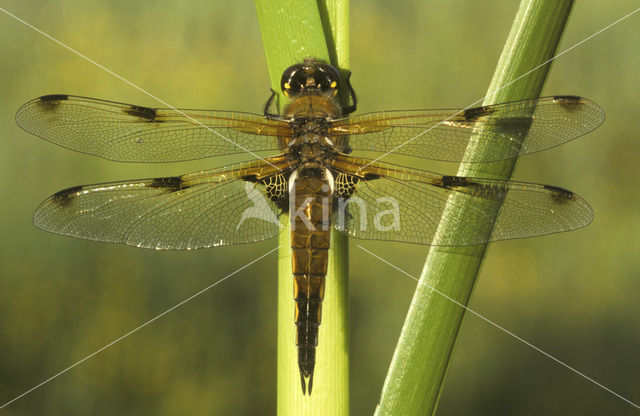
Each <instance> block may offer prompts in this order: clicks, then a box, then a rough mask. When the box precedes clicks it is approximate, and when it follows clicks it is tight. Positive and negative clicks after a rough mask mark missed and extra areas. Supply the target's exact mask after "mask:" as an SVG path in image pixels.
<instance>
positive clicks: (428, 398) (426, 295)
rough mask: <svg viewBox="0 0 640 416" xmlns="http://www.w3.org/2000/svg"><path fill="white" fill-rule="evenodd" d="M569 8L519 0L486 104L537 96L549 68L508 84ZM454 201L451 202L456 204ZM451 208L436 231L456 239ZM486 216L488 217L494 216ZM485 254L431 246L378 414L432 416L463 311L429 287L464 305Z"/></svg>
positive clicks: (484, 172) (475, 168)
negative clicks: (446, 218)
mask: <svg viewBox="0 0 640 416" xmlns="http://www.w3.org/2000/svg"><path fill="white" fill-rule="evenodd" d="M572 5H573V1H569V0H561V1H560V0H523V1H522V2H521V4H520V8H519V10H518V12H517V15H516V18H515V21H514V23H513V26H512V28H511V32H510V34H509V37H508V39H507V43H506V45H505V47H504V49H503V52H502V55H501V57H500V61H499V63H498V66H497V69H496V71H495V74H494V77H493V80H492V82H491V85H490V87H489V92H493V91H496V90H498V89H499V91H498V92H496V93H495V94H490V95H489V96H487V98H486V99H485V101H484V104H492V103H497V102H506V101H513V100H518V99H523V98H533V97H538V96H539V95H540V92H541V90H542V86H543V85H544V81H545V79H546V75H547V73H548V70H549V65H544V66H542V67H541V68H539V69H537V70H536V71H534V72H532V73H531V74H529V75H527V76H525V77H523V78H522V79H520V80H518V81H515V82H514V83H513V84H509V82H511V81H512V80H514V79H516V78H517V77H519V76H521V75H522V74H524V73H526V72H527V71H529V70H531V69H533V68H535V67H536V66H538V65H540V64H542V63H543V62H545V61H546V60H548V59H550V58H552V57H553V55H554V53H555V52H556V48H557V46H558V44H559V42H560V38H561V36H562V32H563V29H564V26H565V24H566V22H567V20H568V17H569V13H570V11H571V7H572ZM507 84H509V85H508V86H506V85H507ZM503 86H506V87H504V88H502V87H503ZM471 155H473V156H471ZM481 155H482V149H481V148H475V147H473V146H469V148H468V149H467V157H468V158H469V159H470V160H479V159H480V158H481ZM514 164H515V161H505V162H499V163H483V164H466V165H465V164H463V165H461V166H460V169H459V170H458V175H459V176H482V177H493V178H499V179H508V178H509V177H510V176H511V172H512V170H513V167H514ZM455 198H456V197H452V199H453V201H451V202H453V203H454V204H455ZM452 205H453V204H452ZM451 210H456V214H457V215H453V216H452V215H449V216H448V217H449V221H445V220H443V221H441V223H440V225H439V233H455V232H456V220H458V221H464V220H465V217H467V216H466V215H465V212H460V211H459V208H452V209H451ZM446 211H447V210H445V214H446ZM463 211H464V210H463ZM487 214H488V216H489V218H491V216H492V215H497V212H495V211H490V212H488V213H487ZM443 217H445V215H443ZM467 218H468V217H467ZM485 251H486V245H482V246H473V247H455V248H452V247H437V246H432V247H431V248H430V250H429V253H428V255H427V260H426V262H425V266H424V269H423V271H422V275H421V277H420V283H419V284H418V287H417V288H416V292H415V294H414V298H413V300H412V303H411V306H410V308H409V312H408V314H407V318H406V320H405V324H404V327H403V329H402V333H401V335H400V339H399V341H398V345H397V347H396V351H395V353H394V357H393V359H392V362H391V366H390V368H389V372H388V373H387V378H386V380H385V384H384V387H383V390H382V396H381V399H380V405H379V406H378V409H377V411H376V415H424V414H433V413H435V409H436V407H437V403H438V398H439V396H440V393H441V391H442V386H443V383H444V380H445V376H446V372H447V368H448V366H449V363H450V361H451V356H452V354H453V349H454V345H455V341H456V338H457V336H458V333H459V330H460V326H461V324H462V318H463V317H464V312H465V310H464V309H463V308H462V307H460V306H459V305H456V304H455V303H453V302H451V301H450V300H447V299H446V298H444V297H443V296H442V295H440V294H438V293H436V292H435V291H434V290H432V289H431V288H435V289H437V290H438V291H440V292H442V293H444V294H445V295H447V296H449V297H450V298H452V299H455V300H456V301H457V302H459V303H461V304H463V305H468V303H469V300H470V299H471V294H472V292H473V288H474V286H475V282H476V277H477V275H478V272H479V270H480V266H481V264H482V259H483V258H484V254H485Z"/></svg>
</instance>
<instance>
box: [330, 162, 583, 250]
mask: <svg viewBox="0 0 640 416" xmlns="http://www.w3.org/2000/svg"><path fill="white" fill-rule="evenodd" d="M342 159H343V161H346V160H347V159H351V160H350V161H349V163H351V164H353V165H359V166H364V165H365V164H366V163H369V161H367V160H364V159H354V158H348V157H342ZM336 167H337V168H338V170H341V171H343V172H348V171H349V170H348V169H340V168H341V167H342V166H340V165H338V166H336ZM363 171H364V172H365V174H364V175H366V176H363V177H368V178H370V179H369V180H359V181H358V180H357V179H354V177H353V176H351V190H352V191H353V195H352V197H351V198H350V199H349V200H348V202H347V203H346V204H344V203H343V205H344V211H345V214H341V210H340V206H339V207H338V210H337V211H336V213H335V219H334V221H335V227H336V228H337V229H339V230H342V231H346V232H347V233H349V235H351V236H353V237H357V238H363V239H368V240H383V241H401V242H407V243H418V244H427V245H440V246H467V245H477V244H483V243H487V242H490V241H498V240H507V239H514V238H523V237H533V236H539V235H545V234H552V233H558V232H563V231H570V230H575V229H578V228H581V227H584V226H586V225H588V224H589V223H590V222H591V221H592V219H593V211H592V210H591V207H590V206H589V204H587V202H586V201H584V200H583V199H582V198H580V197H579V196H578V195H576V194H574V193H573V192H571V191H567V190H565V189H562V188H558V187H554V186H550V185H538V184H532V183H523V182H510V181H501V180H491V179H479V178H465V177H458V176H447V175H440V174H436V173H431V172H426V171H421V170H416V169H408V168H403V167H399V166H395V165H390V164H386V163H374V164H371V165H369V166H367V167H366V168H363ZM360 173H362V171H361V172H360ZM347 177H348V176H347V175H345V176H342V177H340V178H338V180H337V181H336V182H337V183H336V189H344V188H345V186H344V185H343V184H342V183H341V180H340V179H342V182H346V181H347ZM339 205H340V204H339ZM363 210H364V211H363ZM496 211H497V212H498V214H497V217H496V216H495V212H496ZM341 215H342V217H341ZM441 217H444V219H446V220H447V221H449V222H451V223H455V224H456V231H455V232H454V233H450V234H442V233H441V232H439V231H438V224H439V222H440V218H441Z"/></svg>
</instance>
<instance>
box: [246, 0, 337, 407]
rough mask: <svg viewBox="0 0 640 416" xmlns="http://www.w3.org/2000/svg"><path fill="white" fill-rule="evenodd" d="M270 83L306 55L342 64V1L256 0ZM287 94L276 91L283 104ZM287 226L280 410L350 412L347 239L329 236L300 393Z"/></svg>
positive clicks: (281, 264) (281, 273) (276, 85)
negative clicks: (309, 378) (310, 356)
mask: <svg viewBox="0 0 640 416" xmlns="http://www.w3.org/2000/svg"><path fill="white" fill-rule="evenodd" d="M255 3H256V8H257V11H258V20H259V23H260V30H261V33H262V39H263V44H264V48H265V54H266V58H267V65H268V67H269V75H270V79H271V88H272V89H273V90H274V91H277V92H278V93H280V76H281V75H282V72H283V71H284V70H285V69H286V68H287V67H289V66H290V65H293V64H295V63H299V62H301V61H302V60H303V59H304V58H306V57H315V58H319V59H321V60H324V61H326V62H330V63H331V64H333V65H334V66H337V67H340V68H341V69H345V68H346V64H347V63H348V60H349V48H348V3H347V1H346V0H340V1H337V0H332V1H326V2H316V1H310V0H304V1H296V2H290V1H286V0H256V1H255ZM284 101H285V100H284V98H283V97H282V96H281V95H280V94H279V95H278V107H279V108H280V109H281V108H282V106H283V104H284ZM290 234H291V232H290V228H289V227H287V228H286V229H285V230H284V231H283V232H282V234H281V236H280V241H279V244H280V251H279V256H278V361H277V389H278V399H277V413H278V415H281V416H282V415H295V416H299V415H336V416H344V415H347V414H348V411H349V348H348V346H349V342H348V320H347V318H348V308H347V306H348V274H347V272H348V244H347V239H346V237H345V236H344V235H341V234H338V233H336V232H333V233H332V236H331V249H330V250H329V266H328V272H327V278H326V288H325V300H324V302H323V306H322V324H321V325H320V330H319V344H318V348H317V351H316V367H315V373H314V379H313V393H312V394H311V395H310V396H305V395H303V394H302V388H301V385H300V373H299V370H298V354H297V349H296V345H295V330H296V328H295V325H294V301H293V281H292V274H291V249H290V247H291V241H290Z"/></svg>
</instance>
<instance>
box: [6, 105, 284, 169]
mask: <svg viewBox="0 0 640 416" xmlns="http://www.w3.org/2000/svg"><path fill="white" fill-rule="evenodd" d="M16 122H17V123H18V125H19V126H20V127H22V128H23V129H24V130H26V131H28V132H29V133H32V134H34V135H36V136H39V137H41V138H43V139H45V140H47V141H50V142H52V143H55V144H57V145H60V146H62V147H66V148H68V149H72V150H75V151H78V152H82V153H88V154H91V155H96V156H100V157H103V158H105V159H109V160H115V161H120V162H175V161H184V160H192V159H200V158H205V157H211V156H222V155H230V154H239V153H259V154H263V155H265V154H266V153H269V155H273V154H275V153H276V152H278V151H279V149H280V146H279V144H278V137H283V138H285V137H289V136H290V135H291V130H290V129H289V126H288V124H287V123H286V122H283V121H279V120H270V119H266V118H264V117H263V116H259V115H256V114H249V113H239V112H223V111H209V110H172V109H168V108H149V107H141V106H136V105H131V104H123V103H117V102H112V101H104V100H98V99H95V98H86V97H77V96H72V95H47V96H44V97H40V98H36V99H35V100H32V101H30V102H28V103H26V104H25V105H23V106H22V107H21V108H20V109H19V110H18V113H17V114H16ZM265 152H266V153H265Z"/></svg>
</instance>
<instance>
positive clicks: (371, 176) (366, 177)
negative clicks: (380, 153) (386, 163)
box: [364, 173, 381, 181]
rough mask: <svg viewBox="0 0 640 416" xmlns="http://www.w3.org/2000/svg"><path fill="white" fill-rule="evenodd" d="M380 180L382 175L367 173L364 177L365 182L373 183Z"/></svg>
mask: <svg viewBox="0 0 640 416" xmlns="http://www.w3.org/2000/svg"><path fill="white" fill-rule="evenodd" d="M380 178H381V176H380V175H377V174H375V173H366V174H365V175H364V180H365V181H371V180H373V179H380Z"/></svg>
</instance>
